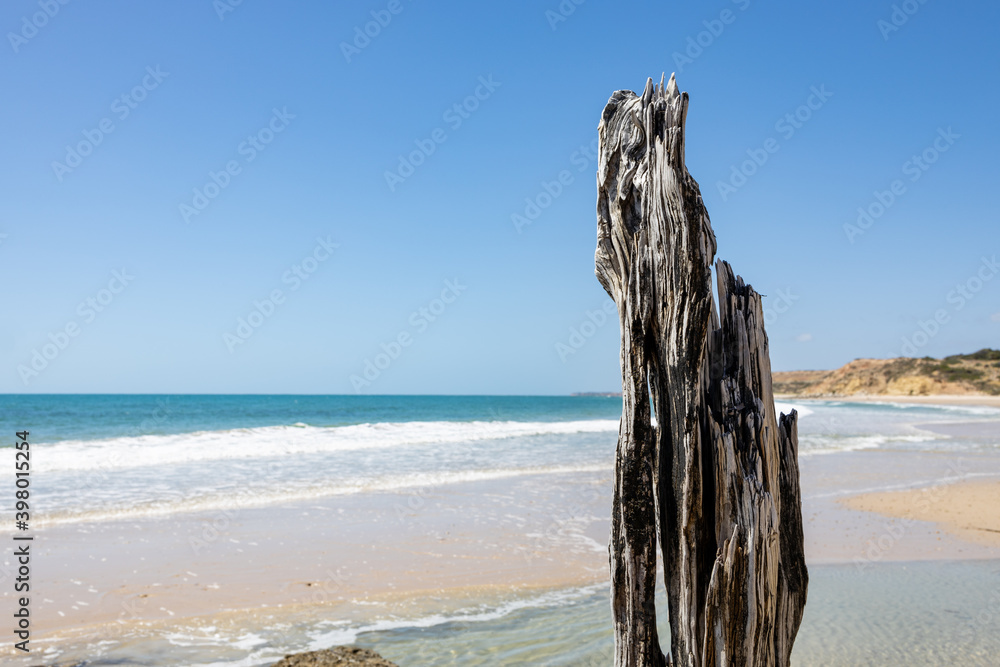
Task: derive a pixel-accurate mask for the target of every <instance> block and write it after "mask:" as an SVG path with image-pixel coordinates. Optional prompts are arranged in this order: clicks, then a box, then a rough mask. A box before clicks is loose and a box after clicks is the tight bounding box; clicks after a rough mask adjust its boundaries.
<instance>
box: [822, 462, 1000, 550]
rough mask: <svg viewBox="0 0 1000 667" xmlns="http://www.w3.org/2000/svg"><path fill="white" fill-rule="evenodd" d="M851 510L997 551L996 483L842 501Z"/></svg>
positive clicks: (999, 489) (999, 499)
mask: <svg viewBox="0 0 1000 667" xmlns="http://www.w3.org/2000/svg"><path fill="white" fill-rule="evenodd" d="M840 502H842V503H843V504H844V505H846V506H847V507H850V508H851V509H854V510H861V511H865V512H872V513H876V514H879V515H882V516H885V517H890V518H893V519H899V520H901V521H899V524H900V528H901V529H902V530H904V531H905V530H908V529H909V528H910V527H912V526H914V525H917V523H918V522H921V523H925V524H927V523H929V524H933V525H935V526H937V527H938V528H939V529H942V530H945V531H947V533H949V534H950V535H952V536H954V537H956V538H958V539H960V540H963V541H965V542H968V543H970V544H980V545H984V546H987V547H991V548H996V549H1000V480H997V479H994V480H962V481H957V482H952V483H948V484H938V485H934V486H925V487H922V488H917V489H906V490H900V491H884V492H880V493H864V494H859V495H856V496H850V497H848V498H844V499H842V500H841V501H840Z"/></svg>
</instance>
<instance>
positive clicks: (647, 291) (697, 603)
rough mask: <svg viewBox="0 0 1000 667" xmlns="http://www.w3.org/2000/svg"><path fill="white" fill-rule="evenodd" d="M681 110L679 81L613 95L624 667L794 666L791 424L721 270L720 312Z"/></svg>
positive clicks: (609, 113)
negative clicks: (661, 599)
mask: <svg viewBox="0 0 1000 667" xmlns="http://www.w3.org/2000/svg"><path fill="white" fill-rule="evenodd" d="M687 106H688V96H687V93H680V92H678V90H677V84H676V82H675V80H674V77H673V76H671V78H670V82H669V83H668V84H667V85H664V84H663V80H662V79H661V80H660V84H659V85H654V84H653V82H652V80H651V79H650V80H649V81H647V83H646V89H645V91H644V92H643V94H642V96H636V95H635V94H634V93H633V92H632V91H618V92H616V93H615V94H614V95H612V96H611V99H610V100H609V101H608V104H607V106H606V107H605V109H604V113H603V115H602V117H601V123H600V128H599V133H600V158H599V167H598V199H597V253H596V258H595V262H596V267H597V277H598V279H599V280H600V281H601V284H602V285H603V286H604V289H606V290H607V292H608V294H609V295H610V296H611V297H612V298H613V299H614V300H615V302H616V303H617V304H618V313H619V319H620V324H621V339H622V346H621V367H622V402H623V408H622V420H621V426H620V428H619V434H618V450H617V457H616V472H615V493H614V507H613V511H612V526H611V544H610V547H609V551H610V560H611V586H612V609H613V613H614V621H615V664H616V665H618V666H620V667H625V666H628V667H633V666H634V667H646V666H654V667H658V666H661V665H664V664H674V665H683V666H685V667H722V666H723V665H754V666H756V665H760V666H764V665H767V666H769V667H770V666H773V665H787V664H788V660H789V655H790V654H791V650H792V643H793V641H794V639H795V634H796V632H797V631H798V627H799V623H800V621H801V620H802V611H803V608H804V607H805V602H806V587H807V584H808V573H807V571H806V565H805V558H804V555H803V540H802V511H801V501H800V496H799V470H798V461H797V454H798V439H797V431H796V413H795V412H794V411H792V414H790V415H782V416H781V417H780V419H779V418H777V416H776V415H775V409H774V397H773V394H772V392H771V362H770V358H769V355H768V346H767V335H766V334H765V333H764V319H763V312H762V310H761V300H760V295H758V294H757V293H756V292H754V291H753V289H751V288H750V286H748V285H745V284H744V283H743V280H742V278H738V277H735V276H734V275H733V272H732V269H731V268H730V267H729V265H728V264H727V263H725V262H721V261H720V262H719V263H718V264H717V265H716V274H717V281H718V298H719V309H718V312H716V309H715V304H714V302H713V298H712V286H711V278H712V275H711V265H712V260H713V257H714V255H715V250H716V244H715V235H714V233H713V232H712V227H711V224H710V222H709V218H708V212H707V211H706V210H705V206H704V204H703V202H702V199H701V193H700V191H699V189H698V184H697V183H696V182H695V180H694V179H693V178H692V177H691V175H690V174H689V173H688V171H687V168H686V167H685V164H684V122H685V117H686V114H687ZM651 406H652V412H653V413H655V418H656V419H655V422H653V421H652V420H651ZM657 541H659V546H660V554H661V556H662V561H663V569H664V578H665V584H666V590H667V597H668V600H669V619H670V640H671V642H670V643H671V646H670V651H669V652H668V654H667V655H664V654H663V652H662V650H661V648H660V645H659V640H658V638H657V632H656V610H655V608H654V604H653V595H654V588H655V579H656V553H657V552H656V547H657Z"/></svg>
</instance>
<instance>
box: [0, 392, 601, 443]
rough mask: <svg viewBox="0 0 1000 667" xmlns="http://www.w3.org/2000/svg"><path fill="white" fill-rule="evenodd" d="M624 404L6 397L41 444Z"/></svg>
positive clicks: (539, 415) (589, 411)
mask: <svg viewBox="0 0 1000 667" xmlns="http://www.w3.org/2000/svg"><path fill="white" fill-rule="evenodd" d="M620 415H621V399H618V398H600V397H588V396H579V397H570V396H287V395H285V396H248V395H235V396H217V395H181V396H177V395H162V396H161V395H134V394H127V395H100V394H64V395H12V394H0V432H3V433H13V432H14V431H15V430H22V429H24V428H28V429H30V430H31V431H32V432H33V434H34V439H35V440H37V441H38V442H59V441H61V440H95V439H100V438H116V437H123V436H130V435H131V436H135V435H169V434H177V433H191V432H195V431H222V430H228V429H237V428H254V427H262V426H286V425H291V424H295V423H303V424H309V425H310V426H320V427H322V426H347V425H351V424H365V423H379V422H396V423H398V422H412V421H476V420H484V421H494V420H513V421H568V420H576V419H617V418H618V417H619V416H620Z"/></svg>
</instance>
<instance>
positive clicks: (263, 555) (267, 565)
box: [3, 450, 1000, 638]
mask: <svg viewBox="0 0 1000 667" xmlns="http://www.w3.org/2000/svg"><path fill="white" fill-rule="evenodd" d="M801 468H802V485H803V489H805V492H804V494H803V516H804V520H805V538H806V556H807V559H808V560H809V562H810V563H854V564H856V565H858V566H859V567H864V566H865V564H866V563H873V562H876V561H909V560H940V559H963V558H1000V542H997V541H989V540H987V541H984V540H975V541H972V542H970V541H969V538H970V535H969V534H967V533H965V532H962V531H955V532H951V531H949V530H946V529H943V528H942V527H941V526H940V525H938V523H937V522H938V521H941V520H944V519H942V518H941V517H939V516H938V515H937V514H935V515H928V516H923V515H921V516H915V517H914V518H916V519H919V520H916V521H908V522H907V523H906V524H905V525H903V524H902V523H900V522H901V521H902V518H901V519H893V518H887V517H886V516H884V515H883V514H879V513H874V512H872V511H870V510H872V509H877V510H879V511H882V510H883V509H885V508H886V507H896V506H903V505H905V504H906V502H907V501H906V500H900V501H899V502H898V503H896V505H886V504H885V502H888V501H882V500H881V498H882V496H883V495H884V496H885V497H887V498H892V499H895V498H897V495H898V497H900V498H903V497H904V496H905V494H876V496H872V495H871V493H867V494H866V492H871V491H872V490H876V489H877V490H886V489H896V488H916V487H920V486H928V485H936V484H941V483H942V482H943V481H954V480H958V479H964V478H972V477H971V476H976V475H980V476H981V475H987V476H989V475H992V476H994V477H995V478H996V479H1000V457H997V456H995V455H990V456H987V455H981V456H976V455H965V456H963V457H962V458H955V457H950V456H946V455H942V454H939V453H920V452H892V451H879V450H871V451H859V452H845V453H841V454H830V455H821V456H812V457H806V458H804V459H802V461H801ZM611 487H612V481H611V471H610V470H609V471H608V472H607V473H574V474H565V475H553V476H551V477H548V478H545V479H539V478H538V477H535V476H528V477H521V478H513V479H506V480H496V481H492V482H487V483H483V482H475V483H462V484H453V485H447V486H442V487H436V488H433V489H424V490H416V489H415V490H412V491H409V492H397V493H379V494H363V495H354V496H338V497H335V498H328V499H325V500H321V501H309V502H300V503H293V504H287V505H282V506H275V507H267V508H250V509H241V508H239V507H233V508H230V509H227V510H218V511H214V512H207V513H191V514H186V515H177V516H174V517H172V518H151V519H148V520H143V521H118V522H105V523H100V524H66V525H55V526H52V527H50V528H47V529H44V530H40V531H38V532H37V533H36V540H35V542H34V546H33V548H34V550H35V551H34V554H35V559H34V561H33V564H34V569H33V571H32V577H33V580H32V592H33V598H32V613H33V615H34V617H35V619H36V621H35V626H34V627H35V630H36V632H37V633H38V634H37V636H38V637H39V638H41V637H43V636H46V635H48V636H52V635H53V634H63V633H65V632H66V631H68V630H70V629H72V628H77V629H83V628H86V627H90V628H92V629H94V631H95V632H97V628H98V627H100V626H105V627H107V626H112V625H113V626H123V625H126V626H127V625H131V624H136V623H148V622H156V623H170V622H178V621H180V620H181V619H184V618H188V619H191V618H195V617H201V618H205V617H211V616H213V615H220V614H235V615H237V616H238V615H240V614H243V615H257V614H261V613H267V614H275V613H281V614H294V613H297V611H298V610H302V609H306V608H309V607H315V606H317V605H321V606H325V607H327V608H328V609H329V610H330V612H329V613H330V614H331V617H332V618H340V619H343V620H355V619H357V618H358V617H359V615H363V614H364V613H366V611H368V612H370V611H373V610H375V609H376V608H377V609H378V610H379V611H380V612H387V611H393V610H395V612H402V611H404V610H409V611H413V606H414V605H416V606H422V605H424V604H425V603H428V604H429V603H433V604H438V605H441V604H444V603H446V602H447V601H449V600H450V601H451V602H452V603H455V604H458V603H459V602H462V601H463V600H464V601H470V600H473V601H474V600H480V601H481V600H484V599H487V598H501V597H503V596H506V595H510V594H524V593H530V592H532V591H542V590H551V589H557V588H571V587H579V586H586V585H589V584H595V583H602V582H606V581H607V577H608V574H607V567H608V565H607V550H606V545H607V539H608V530H609V508H610V503H611ZM945 488H949V489H952V490H950V491H949V492H948V494H946V495H941V496H940V498H941V500H940V502H938V503H936V504H935V505H934V507H935V508H937V509H938V511H940V512H945V511H946V510H948V509H949V508H951V507H952V506H954V507H957V508H959V509H961V507H960V506H962V504H963V503H966V502H967V501H970V499H973V498H974V499H975V500H976V502H977V503H978V504H976V505H975V506H974V507H975V508H976V509H975V510H971V511H973V512H976V511H986V509H988V507H987V506H988V500H989V493H990V492H991V491H992V492H993V493H994V496H993V498H994V506H993V510H994V511H995V509H996V502H995V500H996V495H995V493H996V490H997V489H998V488H1000V487H997V486H996V482H995V481H993V482H991V483H990V485H985V484H983V485H980V486H974V487H973V486H968V487H967V486H966V485H962V486H961V487H954V488H952V487H945ZM966 488H972V489H975V492H974V494H973V495H968V493H972V492H966V491H964V490H963V491H961V492H960V491H959V489H966ZM861 494H866V495H861ZM859 495H861V497H862V498H869V499H870V498H875V497H878V498H879V499H880V500H879V503H881V504H878V505H877V506H876V505H875V504H874V503H875V501H874V500H866V501H864V503H861V501H857V502H855V501H853V500H850V501H847V502H841V501H842V500H844V499H845V498H849V497H853V496H859ZM893 502H895V501H893ZM858 503H861V504H858ZM955 511H958V510H955ZM886 513H888V514H892V512H891V511H886ZM894 516H900V517H903V515H894ZM941 516H944V517H946V518H947V515H941ZM961 516H962V517H965V516H967V515H966V514H961ZM903 518H907V517H903ZM995 519H996V516H995V515H994V517H993V522H991V523H983V524H976V525H977V526H980V527H985V528H990V527H994V526H996V523H995ZM963 520H964V519H963ZM962 525H965V524H964V523H963V524H962ZM997 527H1000V526H997ZM996 535H997V536H1000V533H997V534H996ZM6 563H7V567H8V568H9V567H10V564H11V563H10V560H9V556H8V557H7V559H6ZM8 572H9V570H8ZM8 588H9V587H4V589H8ZM12 595H13V593H12V592H11V591H9V590H4V592H3V596H4V597H5V598H10V597H11V596H12ZM7 603H10V600H9V599H8V600H7ZM334 610H335V611H334Z"/></svg>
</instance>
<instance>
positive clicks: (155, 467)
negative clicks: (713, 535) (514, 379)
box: [0, 395, 1000, 667]
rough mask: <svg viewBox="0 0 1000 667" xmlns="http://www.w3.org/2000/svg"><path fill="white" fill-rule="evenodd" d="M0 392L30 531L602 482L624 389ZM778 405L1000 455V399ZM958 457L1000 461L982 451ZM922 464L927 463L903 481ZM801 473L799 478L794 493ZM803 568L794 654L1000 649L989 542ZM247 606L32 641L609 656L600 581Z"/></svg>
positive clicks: (548, 661) (407, 657) (884, 441)
mask: <svg viewBox="0 0 1000 667" xmlns="http://www.w3.org/2000/svg"><path fill="white" fill-rule="evenodd" d="M0 407H2V409H0V422H2V427H3V430H4V432H6V433H7V434H8V437H7V438H5V441H4V444H3V447H4V448H8V449H9V448H11V447H12V446H13V441H14V438H13V434H14V432H15V431H22V430H28V431H30V432H31V436H30V440H31V442H32V457H33V458H32V506H33V517H32V520H33V522H34V527H35V528H36V529H37V530H38V531H39V533H40V536H41V537H40V539H44V535H45V531H46V530H50V529H55V528H57V527H62V528H64V529H73V530H78V531H79V532H81V533H86V532H87V531H88V530H90V529H91V528H92V527H96V526H101V527H102V528H103V529H108V526H112V528H113V526H114V525H118V524H120V525H125V524H126V523H127V522H137V521H144V520H156V519H170V520H173V521H181V522H183V521H184V520H185V517H187V516H191V517H195V516H200V515H203V514H204V513H206V512H212V511H217V510H224V509H226V508H231V507H233V506H238V507H239V508H241V509H257V510H260V511H266V510H268V509H269V508H275V509H277V508H282V507H287V506H290V505H293V504H296V503H299V504H302V503H305V502H314V503H315V502H321V503H323V504H324V506H327V507H336V506H339V505H338V504H343V506H345V507H346V506H348V503H350V504H351V505H350V506H352V507H353V506H357V503H363V502H364V499H365V498H368V497H372V496H373V494H393V493H401V494H406V493H409V492H410V491H411V490H413V489H422V490H426V489H447V488H457V486H458V485H465V486H463V487H462V488H474V486H475V485H487V484H500V485H501V486H508V485H512V484H514V483H525V484H527V483H530V484H533V485H535V487H537V488H540V489H541V488H545V487H546V486H547V485H551V484H554V483H555V481H556V480H558V481H559V483H560V484H562V483H564V482H565V480H575V479H580V480H584V479H586V480H589V481H588V483H593V480H598V483H600V484H604V483H605V482H606V483H607V484H610V473H611V471H612V469H613V465H614V450H615V441H616V437H617V429H618V418H619V416H620V410H621V401H620V399H618V398H604V397H511V396H471V397H445V396H370V397H369V396H199V395H186V396H145V395H143V396H137V395H127V396H103V395H34V396H0ZM792 407H795V408H796V409H798V411H799V415H800V420H799V440H800V458H801V459H802V460H803V461H804V462H805V461H808V462H809V463H808V465H809V466H811V467H812V468H813V469H822V468H823V467H824V466H825V465H826V463H825V462H826V461H830V462H831V463H832V462H833V461H835V460H841V459H844V457H858V456H863V455H864V453H865V452H888V453H912V454H928V455H936V454H946V455H948V456H971V457H979V458H977V459H976V460H979V459H983V460H989V461H995V460H996V458H997V457H1000V409H995V408H988V407H975V406H928V405H913V404H904V403H892V402H886V403H858V402H850V401H800V402H797V403H795V404H794V405H792V404H786V403H779V405H778V409H779V411H788V410H790V409H792ZM928 425H931V426H932V427H933V428H928ZM852 460H853V459H852ZM11 468H12V464H11ZM966 474H972V475H976V474H982V475H984V476H995V475H996V474H997V473H996V469H995V468H994V467H990V466H987V467H985V468H983V469H982V470H980V469H979V468H976V469H974V470H972V471H969V472H967V473H966ZM880 479H881V481H880ZM939 481H947V479H941V480H939ZM919 483H926V481H922V480H919V479H917V480H913V481H912V484H913V485H916V484H919ZM866 484H867V486H866V490H875V489H879V488H899V487H900V486H906V482H905V481H904V482H902V483H901V482H900V481H899V480H898V479H895V478H892V477H891V475H888V476H886V477H885V478H884V479H882V478H878V477H876V478H875V479H874V481H868V482H866ZM535 487H533V488H535ZM607 491H610V489H608V490H607ZM810 492H811V490H810V489H808V488H803V495H804V496H806V497H808V496H809V494H810ZM11 497H12V494H11ZM604 498H606V496H601V497H600V498H598V499H596V500H595V499H594V498H592V499H591V500H592V501H593V503H594V506H593V507H592V508H591V509H590V510H588V511H590V513H591V514H601V513H602V512H609V509H608V508H605V507H603V505H601V503H606V500H605V499H604ZM12 505H13V503H12V501H11V500H7V499H5V500H4V501H3V511H4V512H5V514H6V515H7V516H11V517H12V516H13V515H12V512H13V506H12ZM468 508H469V509H468V511H469V512H477V511H479V512H482V516H481V517H473V519H475V520H478V521H480V522H482V523H488V522H489V521H492V520H493V518H492V517H493V516H494V514H493V513H492V512H491V511H490V510H489V508H488V507H487V506H485V505H483V504H482V503H470V504H469V506H468ZM512 511H513V513H514V514H517V512H518V511H519V510H512ZM515 518H516V517H515ZM597 518H598V519H602V517H597ZM595 520H596V519H595ZM602 520H603V519H602ZM388 530H392V529H391V528H390V529H388ZM575 537H580V536H579V535H576V536H575ZM598 537H599V536H598ZM586 540H588V542H587V544H589V545H590V546H587V547H586V548H591V547H592V549H596V550H600V549H603V548H605V545H606V542H604V543H603V544H602V543H601V540H600V539H597V538H595V537H594V535H593V534H591V535H590V537H587V538H586ZM81 567H83V568H85V567H86V565H85V564H82V565H81ZM190 567H192V568H197V563H194V564H192V565H191V566H190ZM234 567H235V565H234ZM811 572H812V575H813V585H812V588H811V590H810V600H809V605H808V606H807V612H806V618H805V620H804V623H803V627H802V630H801V632H800V635H799V640H798V643H797V644H796V647H797V648H796V653H795V655H794V658H795V662H796V664H802V665H813V664H815V665H819V664H872V665H875V664H879V665H881V664H907V665H925V664H926V665H931V664H942V661H943V658H944V657H946V656H949V655H952V656H953V655H955V653H949V650H950V649H951V648H954V646H953V645H954V643H955V641H954V640H955V637H957V636H958V635H956V634H955V633H956V632H959V631H961V632H962V633H964V634H962V635H961V637H962V638H963V639H962V642H964V643H962V646H963V647H965V648H963V649H962V651H963V652H962V655H963V656H964V657H965V659H966V662H965V663H964V664H987V663H986V662H982V663H979V662H977V661H978V659H979V657H980V656H986V655H990V652H991V651H992V652H993V653H992V654H996V652H997V651H1000V639H998V637H1000V632H997V629H998V628H1000V621H998V618H1000V602H998V603H997V604H996V605H993V603H992V602H991V600H992V599H993V597H997V598H998V599H1000V564H998V563H997V562H996V561H968V562H930V563H903V564H900V563H878V564H875V565H873V567H872V568H871V569H870V570H868V571H866V572H865V573H860V572H858V571H857V568H854V567H852V566H850V565H849V564H841V565H836V564H828V565H814V566H811ZM81 578H82V575H81ZM901 582H903V583H901ZM904 584H905V585H904ZM900 586H902V588H898V587H900ZM875 590H878V591H881V593H879V594H878V595H876V594H875V592H874V591H875ZM894 590H905V591H909V592H908V593H906V595H908V596H911V597H913V598H914V599H913V600H909V601H906V603H905V605H903V604H902V598H901V604H899V605H892V604H891V599H892V598H891V596H892V595H894V593H893V591H894ZM914 591H916V592H914ZM991 596H993V597H991ZM904 597H905V596H904ZM991 605H992V606H991ZM994 608H996V612H997V613H996V614H994V616H997V618H994V617H990V618H987V619H986V620H983V617H982V613H981V611H982V610H983V609H987V610H990V609H994ZM252 618H253V619H255V620H246V621H245V622H243V621H227V623H228V624H226V623H221V622H220V624H219V625H218V627H214V626H213V627H210V629H209V630H208V631H205V629H204V628H205V626H204V623H202V624H201V625H200V626H197V627H195V626H191V625H185V624H184V623H183V622H181V621H180V620H178V621H177V625H176V627H173V629H169V630H164V628H165V627H167V628H169V627H170V626H169V625H168V626H163V625H157V626H155V628H154V627H153V626H149V627H146V628H145V630H144V629H143V627H142V626H141V625H140V626H136V627H134V628H131V629H130V630H129V633H128V635H127V636H120V639H118V640H113V641H112V640H107V639H103V640H100V641H98V640H95V639H86V640H84V639H79V638H77V639H73V640H70V639H68V637H69V636H70V635H68V634H67V635H65V637H62V638H61V637H60V636H54V637H51V638H49V639H48V640H47V641H42V642H40V646H43V647H44V648H45V651H46V652H45V654H44V655H45V656H46V658H56V657H58V658H59V659H60V660H69V659H74V660H82V659H84V658H86V659H88V660H90V661H89V662H87V664H88V665H111V664H115V665H119V664H143V665H172V664H191V665H245V666H247V667H255V666H257V665H266V664H270V663H271V662H273V661H274V660H276V659H278V658H280V657H281V655H283V654H284V653H287V652H291V651H299V650H306V649H316V648H322V647H324V646H332V645H337V644H340V643H351V642H355V643H358V644H359V645H363V646H370V647H372V648H375V649H376V650H378V651H380V652H382V653H383V654H384V655H385V656H386V657H388V658H390V659H395V660H397V661H398V662H399V663H400V664H401V665H402V666H403V667H411V666H416V665H450V664H460V665H515V664H539V665H591V664H593V665H598V664H609V659H610V658H609V656H610V655H611V641H612V639H611V632H610V627H611V626H610V612H609V609H608V597H607V590H606V585H604V584H594V585H588V586H580V587H575V588H571V589H561V590H547V591H525V592H524V593H523V594H522V595H505V596H503V598H502V599H495V598H491V599H489V600H488V601H487V600H485V598H484V601H482V602H481V603H470V604H468V605H466V606H465V607H462V606H461V605H459V606H458V607H456V606H455V605H451V606H449V607H448V609H447V611H443V610H437V611H436V610H434V609H432V608H428V607H426V606H425V607H423V608H422V611H421V613H420V614H419V615H409V616H405V615H403V616H401V615H399V614H398V613H394V614H392V615H388V616H381V617H380V616H379V611H378V610H377V609H373V611H372V613H371V615H369V616H368V617H363V616H357V615H354V616H352V617H351V618H349V619H346V620H345V619H325V618H322V617H318V616H317V615H316V614H314V613H313V614H310V613H305V612H303V611H302V610H301V609H298V610H297V611H296V612H295V615H292V614H291V613H289V614H288V615H285V616H282V615H280V614H278V615H272V616H266V617H262V616H259V615H254V616H253V617H252ZM977 618H979V620H978V621H977V620H976V619H977ZM248 619H249V617H248ZM144 633H145V634H144ZM664 636H666V633H665V631H664ZM824 656H826V657H824ZM833 656H837V657H836V659H834V658H833ZM827 658H829V661H828V660H827ZM983 659H984V660H985V658H983ZM19 664H20V663H19ZM60 664H63V663H60ZM65 664H73V663H71V662H67V663H65Z"/></svg>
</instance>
